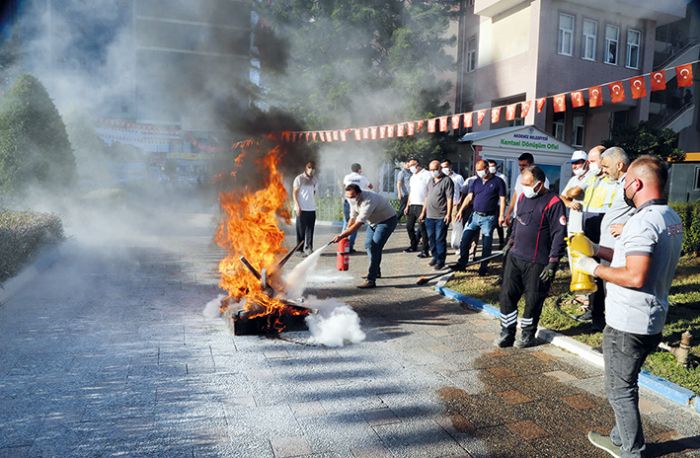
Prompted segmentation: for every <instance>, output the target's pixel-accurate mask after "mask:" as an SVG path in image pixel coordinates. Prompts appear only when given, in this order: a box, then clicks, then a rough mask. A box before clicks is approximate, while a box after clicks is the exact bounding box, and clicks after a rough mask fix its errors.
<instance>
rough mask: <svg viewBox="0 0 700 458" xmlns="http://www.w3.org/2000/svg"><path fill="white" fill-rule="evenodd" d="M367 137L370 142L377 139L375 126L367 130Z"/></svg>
mask: <svg viewBox="0 0 700 458" xmlns="http://www.w3.org/2000/svg"><path fill="white" fill-rule="evenodd" d="M369 136H370V138H371V139H372V140H376V139H377V126H372V127H370V128H369Z"/></svg>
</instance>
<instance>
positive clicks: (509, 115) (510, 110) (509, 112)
mask: <svg viewBox="0 0 700 458" xmlns="http://www.w3.org/2000/svg"><path fill="white" fill-rule="evenodd" d="M517 107H518V104H517V103H511V104H510V105H508V106H507V107H506V121H513V120H514V119H515V110H516V108H517Z"/></svg>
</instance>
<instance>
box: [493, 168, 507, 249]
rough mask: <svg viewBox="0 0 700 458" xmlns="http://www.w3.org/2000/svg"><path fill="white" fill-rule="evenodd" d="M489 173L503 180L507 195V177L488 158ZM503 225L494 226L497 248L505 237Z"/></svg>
mask: <svg viewBox="0 0 700 458" xmlns="http://www.w3.org/2000/svg"><path fill="white" fill-rule="evenodd" d="M489 173H490V174H491V175H493V176H496V177H498V178H500V179H501V180H503V182H504V183H505V184H506V196H508V177H506V176H505V175H503V174H502V173H501V172H499V171H498V163H496V161H494V160H493V159H489ZM504 225H505V224H499V225H498V226H497V227H496V233H497V234H498V248H499V249H500V250H502V249H503V245H504V244H505V237H503V226H504Z"/></svg>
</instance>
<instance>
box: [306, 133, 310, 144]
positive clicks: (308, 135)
mask: <svg viewBox="0 0 700 458" xmlns="http://www.w3.org/2000/svg"><path fill="white" fill-rule="evenodd" d="M310 138H311V132H306V141H307V142H308V141H309V139H310Z"/></svg>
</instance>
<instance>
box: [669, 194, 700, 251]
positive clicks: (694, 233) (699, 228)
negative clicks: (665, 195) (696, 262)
mask: <svg viewBox="0 0 700 458" xmlns="http://www.w3.org/2000/svg"><path fill="white" fill-rule="evenodd" d="M671 207H673V209H674V210H676V212H677V213H678V215H679V216H680V217H681V221H683V232H684V234H683V254H690V255H700V202H690V203H673V202H672V203H671Z"/></svg>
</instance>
